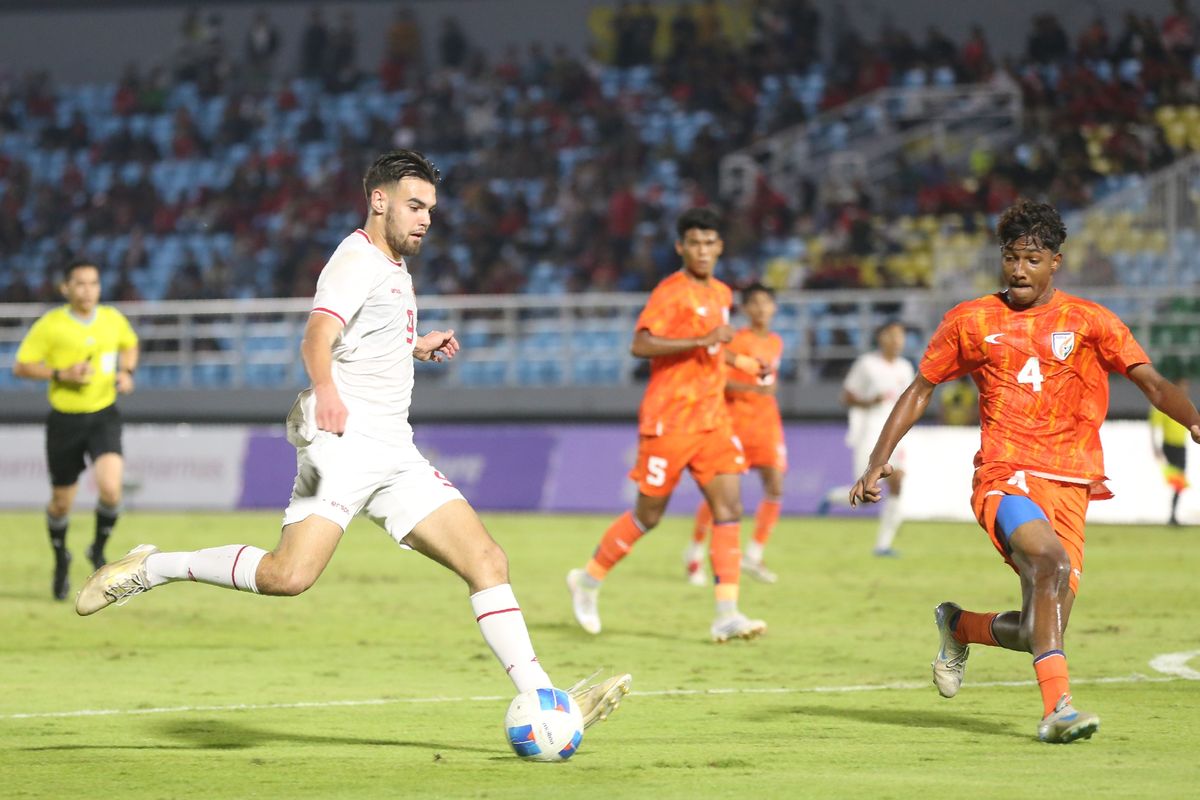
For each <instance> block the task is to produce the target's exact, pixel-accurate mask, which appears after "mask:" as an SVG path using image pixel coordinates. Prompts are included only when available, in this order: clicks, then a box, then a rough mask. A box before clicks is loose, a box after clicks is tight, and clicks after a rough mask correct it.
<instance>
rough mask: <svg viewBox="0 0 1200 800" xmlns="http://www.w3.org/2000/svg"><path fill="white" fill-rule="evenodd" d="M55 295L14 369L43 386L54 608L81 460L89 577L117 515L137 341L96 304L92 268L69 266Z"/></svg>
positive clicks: (66, 561) (66, 566) (67, 563)
mask: <svg viewBox="0 0 1200 800" xmlns="http://www.w3.org/2000/svg"><path fill="white" fill-rule="evenodd" d="M62 292H63V296H64V297H65V298H66V300H67V304H66V305H65V306H60V307H59V308H56V309H54V310H53V311H49V312H47V313H46V314H44V315H42V317H41V318H39V319H38V321H37V322H35V323H33V327H32V328H30V329H29V333H28V334H26V335H25V339H24V340H23V341H22V342H21V346H20V347H19V348H18V349H17V356H16V363H15V364H14V365H13V374H14V375H16V376H17V377H18V378H26V379H29V380H41V381H48V382H49V388H48V390H47V396H48V397H49V399H50V416H49V417H47V419H46V461H47V468H48V471H49V473H50V503H49V504H48V505H47V507H46V527H47V529H48V530H49V532H50V546H51V547H52V548H53V549H54V577H53V579H52V580H53V582H52V584H51V592H53V594H54V598H55V599H56V600H65V599H67V595H68V594H69V593H70V581H69V579H68V578H69V573H70V567H71V553H70V551H68V550H67V527H68V526H69V524H70V514H71V506H72V505H73V504H74V502H75V492H76V491H77V490H78V488H79V476H80V475H81V474H82V473H83V470H84V467H85V462H84V456H87V458H88V459H89V460H90V461H91V463H92V474H93V476H94V478H95V481H96V490H97V494H98V495H99V497H98V498H97V501H96V530H95V536H94V538H93V539H92V544H91V546H90V547H88V549H87V557H88V560H89V561H91V562H92V568H93V569H98V568H99V567H102V566H104V562H105V556H104V548H105V546H106V545H107V544H108V537H109V536H111V535H112V532H113V528H114V527H116V524H117V518H118V517H119V515H120V509H121V488H122V486H121V484H122V479H121V478H122V475H123V474H124V471H125V460H124V457H123V456H122V450H121V414H120V412H118V411H117V395H118V394H129V393H130V392H132V391H133V383H134V381H133V373H134V370H135V369H137V361H138V338H137V334H136V333H134V332H133V328H132V327H131V326H130V325H129V320H127V319H125V315H124V314H122V313H121V312H120V311H118V310H117V309H115V308H113V307H112V306H107V305H102V304H101V303H100V268H99V267H97V266H96V265H95V264H93V263H92V262H91V261H88V260H86V259H81V260H78V261H73V262H71V263H70V264H68V265H67V267H66V269H65V270H63V283H62Z"/></svg>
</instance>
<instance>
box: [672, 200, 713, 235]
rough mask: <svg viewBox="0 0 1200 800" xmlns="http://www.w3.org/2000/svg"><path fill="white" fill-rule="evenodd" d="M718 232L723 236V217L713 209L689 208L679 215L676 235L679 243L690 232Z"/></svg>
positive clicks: (676, 223)
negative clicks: (694, 230)
mask: <svg viewBox="0 0 1200 800" xmlns="http://www.w3.org/2000/svg"><path fill="white" fill-rule="evenodd" d="M693 229H696V230H701V231H716V232H717V235H718V236H720V235H721V215H720V214H718V213H717V212H716V211H715V210H714V209H711V208H689V209H688V210H687V211H685V212H683V213H682V214H680V215H679V219H678V220H676V222H675V233H676V235H677V236H678V238H679V241H681V242H682V241H683V237H684V236H687V232H688V231H690V230H693Z"/></svg>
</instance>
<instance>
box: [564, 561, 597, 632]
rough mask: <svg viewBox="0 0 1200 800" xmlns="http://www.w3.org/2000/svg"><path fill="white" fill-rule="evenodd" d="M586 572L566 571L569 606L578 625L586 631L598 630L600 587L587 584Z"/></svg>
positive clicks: (578, 570)
mask: <svg viewBox="0 0 1200 800" xmlns="http://www.w3.org/2000/svg"><path fill="white" fill-rule="evenodd" d="M586 577H587V573H586V572H584V571H583V570H582V569H573V570H571V571H570V572H568V573H567V589H569V590H570V592H571V608H572V609H573V610H574V611H575V619H576V620H577V621H578V622H579V626H580V627H581V628H583V629H584V630H585V631H587V632H588V633H592V634H596V633H599V632H600V587H599V586H588V585H587V582H586V581H585V580H584V578H586Z"/></svg>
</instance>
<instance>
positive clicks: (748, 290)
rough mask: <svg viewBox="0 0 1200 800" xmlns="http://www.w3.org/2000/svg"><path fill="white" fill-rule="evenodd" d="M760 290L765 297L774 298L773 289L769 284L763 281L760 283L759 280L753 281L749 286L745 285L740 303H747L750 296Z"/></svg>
mask: <svg viewBox="0 0 1200 800" xmlns="http://www.w3.org/2000/svg"><path fill="white" fill-rule="evenodd" d="M760 292H761V293H762V294H765V295H766V296H767V297H769V298H771V299H772V300H774V299H775V290H774V289H772V288H771V287H770V286H767V285H766V284H765V283H762V282H760V281H755V282H754V283H752V284H750V285H749V286H746V287H745V288H743V289H742V303H743V304H745V303H749V302H750V298H751V297H753V296H754V295H756V294H758V293H760Z"/></svg>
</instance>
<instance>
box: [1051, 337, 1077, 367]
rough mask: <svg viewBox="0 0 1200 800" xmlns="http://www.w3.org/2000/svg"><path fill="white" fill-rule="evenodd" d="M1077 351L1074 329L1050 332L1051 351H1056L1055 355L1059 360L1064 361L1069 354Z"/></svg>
mask: <svg viewBox="0 0 1200 800" xmlns="http://www.w3.org/2000/svg"><path fill="white" fill-rule="evenodd" d="M1074 351H1075V332H1074V331H1055V332H1054V333H1052V334H1050V352H1052V353H1054V357H1055V358H1057V359H1058V360H1059V361H1063V360H1065V359H1066V357H1067V356H1069V355H1071V353H1073V352H1074Z"/></svg>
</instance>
